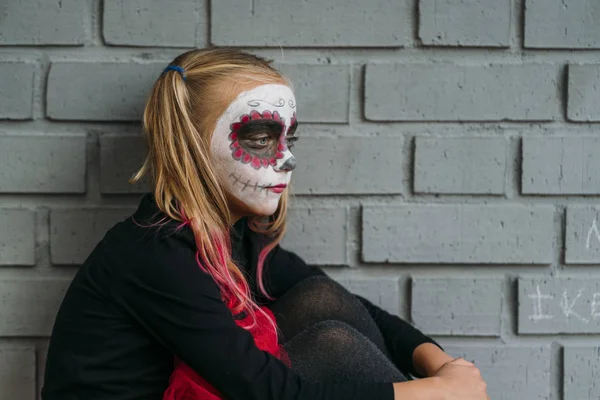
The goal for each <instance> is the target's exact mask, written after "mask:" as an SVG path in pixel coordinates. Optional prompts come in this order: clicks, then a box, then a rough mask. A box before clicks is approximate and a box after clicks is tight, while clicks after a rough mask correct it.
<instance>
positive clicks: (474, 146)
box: [414, 137, 507, 194]
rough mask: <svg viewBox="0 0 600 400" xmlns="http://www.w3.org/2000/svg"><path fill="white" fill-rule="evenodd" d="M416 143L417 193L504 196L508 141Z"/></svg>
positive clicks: (429, 140)
mask: <svg viewBox="0 0 600 400" xmlns="http://www.w3.org/2000/svg"><path fill="white" fill-rule="evenodd" d="M415 144H416V146H415V172H414V174H415V176H414V182H415V183H414V186H415V187H414V190H415V192H417V193H446V194H469V193H470V194H503V193H504V190H505V172H506V154H507V142H506V140H505V139H504V138H451V139H450V138H448V139H446V138H444V139H442V138H424V137H417V138H416V139H415Z"/></svg>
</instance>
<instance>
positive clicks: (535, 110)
mask: <svg viewBox="0 0 600 400" xmlns="http://www.w3.org/2000/svg"><path fill="white" fill-rule="evenodd" d="M558 79H559V73H558V69H557V67H556V66H554V65H550V64H523V65H488V66H460V65H454V64H393V63H386V64H369V65H367V69H366V78H365V117H366V118H367V119H369V120H374V121H501V120H511V121H521V120H522V121H533V120H537V121H551V120H554V119H555V118H557V117H558V116H560V115H561V112H560V108H559V104H560V102H559V98H558V97H557V95H556V93H557V89H556V87H557V82H558Z"/></svg>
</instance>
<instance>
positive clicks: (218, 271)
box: [178, 210, 277, 335]
mask: <svg viewBox="0 0 600 400" xmlns="http://www.w3.org/2000/svg"><path fill="white" fill-rule="evenodd" d="M180 214H181V216H182V218H183V222H182V224H180V225H179V227H178V229H179V228H181V227H183V226H185V225H190V226H191V225H192V221H191V220H189V219H188V218H187V217H186V215H185V212H184V211H183V210H180ZM208 239H209V240H210V241H211V243H213V244H214V246H215V248H216V250H217V256H218V259H217V260H215V261H216V262H213V263H211V262H210V261H209V257H208V255H207V254H206V251H205V248H204V246H203V244H202V242H201V241H200V240H199V239H198V238H196V247H197V250H196V262H197V263H198V266H199V267H200V269H201V270H202V271H204V272H205V273H207V274H209V275H211V276H212V277H213V279H214V280H215V282H216V283H217V286H218V287H219V289H220V291H221V296H222V297H223V301H224V302H225V304H226V305H227V307H228V308H229V309H230V310H231V311H232V313H233V314H234V315H237V314H239V313H240V312H242V311H244V310H246V311H247V313H248V315H250V316H251V320H252V324H250V325H244V326H243V328H244V329H246V330H250V329H252V328H254V327H256V312H259V313H261V314H262V315H263V316H265V317H266V318H267V320H268V321H270V324H271V326H272V328H273V330H274V331H275V334H276V335H277V325H276V323H275V321H273V320H272V318H270V316H269V315H268V314H266V313H265V312H264V311H263V310H262V309H261V308H260V307H259V306H258V305H257V304H256V303H255V302H254V301H253V300H252V298H251V296H250V287H249V286H248V282H246V280H241V281H238V280H236V279H235V278H234V277H233V276H232V274H231V271H230V270H229V268H228V267H227V262H228V261H229V260H231V250H230V249H231V242H230V239H229V236H228V235H226V234H225V233H222V232H218V233H212V234H211V235H210V237H209V238H208ZM273 247H274V245H270V246H267V247H266V248H264V249H263V250H262V251H261V253H260V255H259V267H258V272H257V275H258V281H259V289H260V290H261V292H262V293H263V294H265V295H266V296H267V297H268V298H269V299H271V297H270V296H268V295H267V294H266V291H265V288H264V284H263V283H262V282H263V280H262V270H263V268H262V266H263V264H264V260H265V258H266V256H267V254H268V253H269V251H270V250H272V249H273ZM261 259H262V261H261Z"/></svg>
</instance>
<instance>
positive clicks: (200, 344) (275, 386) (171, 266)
mask: <svg viewBox="0 0 600 400" xmlns="http://www.w3.org/2000/svg"><path fill="white" fill-rule="evenodd" d="M167 240H169V241H172V240H174V239H167ZM165 246H166V247H164V249H167V248H168V253H167V251H166V250H161V251H162V253H161V252H160V251H158V250H156V249H155V248H148V249H144V251H143V252H144V254H143V255H141V254H140V258H141V259H142V260H143V261H144V262H139V263H138V262H137V261H136V265H133V266H131V268H127V269H126V270H125V271H121V272H120V273H119V275H118V276H117V277H116V278H115V279H114V285H113V287H112V291H113V296H114V298H115V299H117V301H118V302H119V303H120V304H121V305H122V306H123V307H124V308H125V309H126V310H127V312H128V313H129V314H130V315H132V316H133V318H135V319H136V320H137V321H138V322H139V323H140V324H141V325H142V326H143V327H144V328H145V329H146V330H147V332H149V333H150V334H151V335H152V336H153V337H155V338H156V340H158V341H159V342H160V343H162V344H163V345H164V346H165V347H166V348H168V349H169V350H170V351H171V352H172V353H173V354H174V355H175V356H177V357H178V358H179V359H181V360H182V361H183V362H185V363H186V364H187V365H189V366H190V367H191V368H192V369H194V370H195V371H196V372H197V373H198V374H199V375H200V376H202V377H203V378H205V379H206V380H207V381H208V382H209V383H210V384H212V385H213V386H214V387H215V388H216V389H217V390H219V391H220V392H221V394H223V396H224V397H225V398H227V399H231V400H286V399H289V400H292V399H294V400H338V399H339V400H370V399H375V400H393V398H394V394H393V386H392V384H391V383H379V384H358V383H347V384H322V383H309V382H307V381H305V380H303V379H301V378H300V377H299V376H298V375H296V374H295V373H294V372H293V370H291V369H289V368H288V367H287V366H286V365H285V364H284V363H282V362H281V361H280V360H278V359H277V358H276V357H274V356H272V355H271V354H269V353H267V352H264V351H261V350H260V349H259V348H258V347H256V345H255V343H254V340H253V338H252V336H251V334H250V333H249V332H247V331H246V330H244V329H242V328H240V327H238V326H237V324H236V323H235V322H234V320H233V317H232V315H231V312H230V311H229V309H228V308H227V307H226V305H225V304H224V303H223V301H222V299H221V296H220V292H219V289H218V287H217V285H216V284H215V282H214V280H213V279H212V277H210V276H209V275H208V274H206V273H204V272H203V271H202V270H201V269H200V268H199V266H198V265H197V263H196V260H195V258H194V253H193V251H192V250H191V249H185V250H183V249H181V248H180V247H179V246H178V244H177V243H173V242H170V243H167V244H165ZM141 252H142V250H140V253H141ZM137 264H140V265H137Z"/></svg>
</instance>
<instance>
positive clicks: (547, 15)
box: [525, 0, 600, 49]
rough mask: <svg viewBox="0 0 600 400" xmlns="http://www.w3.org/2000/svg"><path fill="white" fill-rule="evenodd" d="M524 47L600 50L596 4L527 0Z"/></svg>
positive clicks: (599, 17)
mask: <svg viewBox="0 0 600 400" xmlns="http://www.w3.org/2000/svg"><path fill="white" fill-rule="evenodd" d="M525 47H530V48H547V49H550V48H553V49H561V48H567V49H598V48H600V8H599V7H598V3H597V2H595V1H577V0H575V1H565V0H526V3H525Z"/></svg>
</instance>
